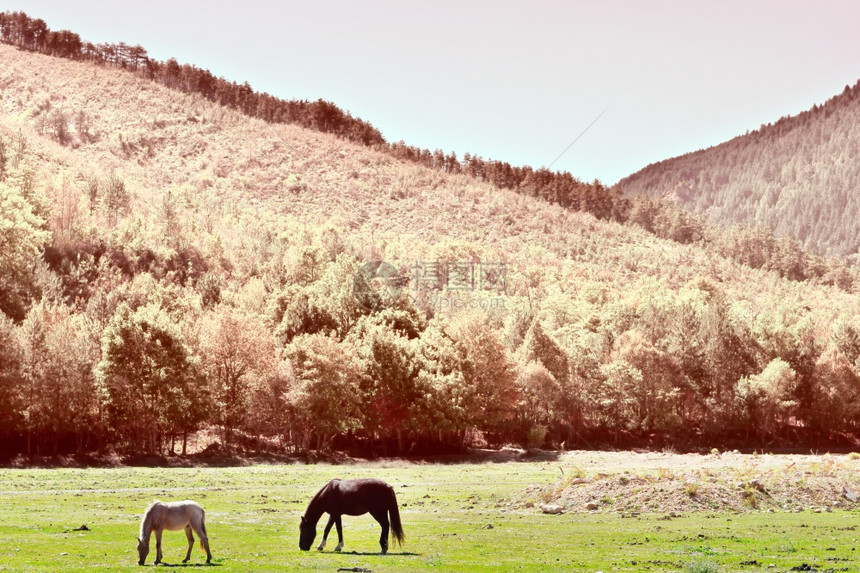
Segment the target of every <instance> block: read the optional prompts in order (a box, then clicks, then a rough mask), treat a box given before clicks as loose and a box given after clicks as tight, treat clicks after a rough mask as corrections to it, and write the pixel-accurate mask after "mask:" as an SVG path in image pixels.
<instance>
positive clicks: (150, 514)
mask: <svg viewBox="0 0 860 573" xmlns="http://www.w3.org/2000/svg"><path fill="white" fill-rule="evenodd" d="M205 518H206V512H205V511H203V508H202V507H200V505H198V504H197V503H195V502H193V501H190V500H185V501H174V502H170V503H163V502H160V501H156V502H153V504H152V505H150V506H149V507H148V508H147V509H146V512H145V513H144V514H143V520H141V522H140V537H138V538H137V554H138V556H139V559H138V562H137V564H138V565H143V564H144V562H145V561H146V556H147V555H148V554H149V536H150V535H151V534H152V532H153V531H155V549H156V556H155V565H158V564H159V563H161V532H162V531H163V530H165V529H167V530H168V531H178V530H180V529H185V535H186V536H188V553H187V554H186V555H185V559H183V560H182V562H183V563H187V562H188V560H189V559H190V558H191V548H192V547H194V536H193V535H192V534H191V531H192V530H193V531H194V532H195V533H196V534H197V537H199V538H200V546H201V547H202V548H203V549H204V550H205V551H206V563H209V562H210V561H211V560H212V553H211V552H210V551H209V537H208V536H207V535H206V523H205V521H204V520H205Z"/></svg>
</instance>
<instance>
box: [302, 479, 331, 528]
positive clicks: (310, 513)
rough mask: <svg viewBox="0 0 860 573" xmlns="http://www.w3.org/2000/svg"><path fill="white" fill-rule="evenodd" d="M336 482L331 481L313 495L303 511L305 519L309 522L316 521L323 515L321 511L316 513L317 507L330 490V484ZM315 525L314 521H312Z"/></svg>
mask: <svg viewBox="0 0 860 573" xmlns="http://www.w3.org/2000/svg"><path fill="white" fill-rule="evenodd" d="M336 481H338V480H337V479H333V480H331V481H330V482H328V483H327V484H325V485H324V486H322V487H321V488H320V490H319V491H318V492H316V493H315V494H314V496H313V497H312V498H311V501H310V502H309V503H308V507H307V509H305V517H306V518H308V519H310V520H315V519H316V520H318V519H319V518H320V516H321V515H322V514H323V512H322V511H317V505H319V504H320V503H321V502H322V496H323V495H325V493H326V492H327V491H328V490H329V489H330V488H331V484H332V483H334V482H336ZM314 523H316V521H314Z"/></svg>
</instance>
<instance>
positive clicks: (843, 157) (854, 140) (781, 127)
mask: <svg viewBox="0 0 860 573" xmlns="http://www.w3.org/2000/svg"><path fill="white" fill-rule="evenodd" d="M858 154H860V82H858V83H857V84H855V85H854V86H853V87H848V86H846V87H845V90H844V91H843V92H842V93H841V94H840V95H838V96H835V97H833V98H831V99H829V100H828V101H827V102H825V103H824V104H823V105H815V106H814V107H813V108H812V109H810V110H808V111H805V112H803V113H800V114H798V115H796V116H791V117H783V118H781V119H780V120H779V121H777V122H776V123H774V124H772V125H771V124H767V125H763V126H761V128H760V129H757V130H755V131H753V132H751V133H747V134H746V135H743V136H739V137H736V138H734V139H732V140H730V141H727V142H725V143H723V144H720V145H717V146H714V147H711V148H708V149H704V150H700V151H696V152H694V153H689V154H687V155H683V156H681V157H676V158H673V159H667V160H665V161H661V162H659V163H655V164H653V165H649V166H648V167H646V168H644V169H642V170H641V171H639V172H637V173H634V174H633V175H630V176H628V177H626V178H624V179H622V180H621V181H619V182H618V187H619V188H620V189H621V190H623V192H624V193H625V194H626V195H627V196H632V195H647V196H651V197H663V198H667V199H671V200H673V201H676V202H677V204H678V205H680V206H682V207H684V208H685V209H689V210H692V211H695V212H697V213H701V214H703V215H704V216H705V217H706V218H707V219H708V220H709V221H712V222H714V223H716V224H718V225H722V226H731V225H735V224H742V225H747V226H760V227H764V228H767V229H771V230H773V232H774V233H775V234H777V235H781V236H790V237H795V238H797V239H799V240H800V241H801V242H802V243H803V244H804V245H805V246H806V247H807V248H808V249H810V250H812V251H813V252H818V253H826V254H829V255H833V256H843V257H848V258H849V259H850V260H851V261H852V262H853V263H854V264H857V263H858V262H860V258H858V249H860V195H858V193H857V190H858V189H860V162H858V161H857V157H858Z"/></svg>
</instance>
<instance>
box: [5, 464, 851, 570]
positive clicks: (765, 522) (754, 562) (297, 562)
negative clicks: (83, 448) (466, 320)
mask: <svg viewBox="0 0 860 573" xmlns="http://www.w3.org/2000/svg"><path fill="white" fill-rule="evenodd" d="M359 476H375V477H379V478H382V479H385V480H386V481H388V482H389V483H391V484H392V485H394V486H395V489H396V491H397V495H398V499H399V501H400V504H401V506H402V509H401V513H402V518H403V523H404V529H405V531H406V535H407V541H406V544H405V545H404V547H403V548H402V549H397V548H396V547H395V548H393V551H392V553H390V554H389V555H384V556H383V555H379V554H378V551H379V545H378V541H377V539H378V536H379V527H378V526H377V524H376V522H375V521H373V519H372V518H370V517H369V516H361V517H345V518H344V537H345V548H344V552H343V553H340V554H337V553H333V552H331V550H330V548H332V547H334V545H335V544H336V536H335V533H334V532H332V536H335V537H334V540H335V541H334V542H333V541H332V539H331V538H330V540H329V544H328V547H329V550H327V551H325V552H323V553H319V552H317V551H311V552H307V553H306V552H301V551H299V549H298V521H299V517H300V516H301V514H302V513H303V512H304V508H305V506H306V504H307V502H308V500H309V499H310V497H311V495H313V493H314V492H315V491H316V490H317V489H318V488H319V487H320V486H322V484H324V483H325V482H326V481H327V480H328V479H331V478H333V477H343V478H350V477H359ZM558 477H559V472H558V468H557V467H556V465H554V464H547V463H544V462H528V463H522V462H508V463H485V464H477V463H464V464H453V465H441V464H440V465H436V464H420V463H409V462H386V463H373V464H358V465H342V466H332V465H326V464H320V465H273V466H251V467H243V468H192V469H153V468H119V469H86V470H76V469H50V470H47V469H27V470H9V469H6V470H0V499H2V505H0V571H16V572H26V571H96V570H116V569H134V570H136V568H137V560H136V556H137V555H136V552H135V549H134V546H135V537H136V535H137V531H138V526H139V520H140V517H141V514H142V512H143V510H144V509H145V508H146V506H147V505H148V504H149V503H150V502H151V501H152V500H153V499H156V498H159V499H163V500H170V499H184V498H191V499H195V500H197V501H199V502H200V503H201V504H202V505H203V506H204V507H205V508H206V519H207V529H208V530H209V536H210V544H211V547H212V552H213V557H214V559H213V563H214V565H215V566H216V567H217V569H215V570H217V571H223V572H227V571H337V569H338V568H341V567H345V568H354V567H360V568H365V569H370V570H372V571H373V572H374V573H379V572H384V571H421V570H430V569H432V570H434V571H514V570H516V571H552V570H568V571H570V570H576V571H598V570H602V571H640V570H650V571H759V570H771V571H772V570H776V571H786V570H788V569H790V568H791V567H795V566H798V565H801V564H803V563H807V564H809V565H812V566H814V567H817V568H819V569H820V570H826V569H830V568H833V569H834V570H836V571H840V570H849V571H853V570H857V569H858V566H860V551H858V550H855V546H856V539H857V531H856V527H857V525H858V522H860V513H858V512H857V511H850V512H846V511H841V512H833V513H828V512H824V513H818V514H816V513H810V512H804V513H758V512H753V513H746V514H718V513H713V514H705V513H702V514H688V515H685V516H683V517H669V516H663V515H640V516H637V517H627V518H622V517H620V516H619V515H617V514H614V513H611V512H606V513H594V514H575V513H567V514H563V515H543V514H541V513H540V512H539V511H538V510H537V509H512V508H509V507H507V500H509V499H510V498H511V497H512V496H516V495H518V494H519V493H520V492H521V491H522V490H523V489H524V488H525V487H526V486H528V485H530V484H536V483H537V484H549V483H553V482H555V481H556V480H557V479H558ZM84 524H86V525H87V527H88V528H89V529H90V531H73V529H74V528H76V527H79V526H81V525H84ZM320 530H321V526H320ZM320 534H321V533H320ZM318 539H319V537H318ZM163 545H164V552H165V561H166V562H167V563H169V564H171V566H169V567H167V568H166V569H167V570H177V571H178V570H182V569H185V567H183V566H181V565H177V566H174V565H173V564H178V563H179V561H180V560H181V558H182V557H183V556H184V552H185V547H184V546H185V540H184V535H183V534H182V533H181V532H166V533H165V536H164V541H163ZM153 559H154V541H153V552H152V553H151V554H150V557H149V560H148V562H149V564H150V565H151V563H152V560H153ZM204 561H205V556H204V554H203V553H202V551H200V550H199V548H197V547H195V549H194V552H193V553H192V560H191V562H190V563H189V567H190V568H192V570H193V567H192V565H193V566H201V565H202V564H203V563H204ZM771 564H773V565H775V567H774V568H771V569H768V566H769V565H771Z"/></svg>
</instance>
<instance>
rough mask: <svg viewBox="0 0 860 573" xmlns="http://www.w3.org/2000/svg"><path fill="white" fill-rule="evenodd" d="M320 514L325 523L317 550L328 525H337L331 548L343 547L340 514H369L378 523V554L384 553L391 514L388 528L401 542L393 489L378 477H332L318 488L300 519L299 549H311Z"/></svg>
mask: <svg viewBox="0 0 860 573" xmlns="http://www.w3.org/2000/svg"><path fill="white" fill-rule="evenodd" d="M323 513H328V514H329V519H328V524H327V525H326V526H325V531H324V532H323V538H322V541H321V542H320V544H319V546H317V549H318V550H319V551H322V550H323V548H324V547H325V542H326V539H327V538H328V532H329V531H330V530H331V526H332V525H336V526H337V547H335V548H334V550H335V551H340V550H341V549H342V548H343V530H342V529H341V522H340V516H341V515H362V514H365V513H370V515H372V516H373V518H374V519H375V520H376V521H378V522H379V525H381V526H382V533H381V534H380V536H379V545H380V547H382V553H383V554H384V553H387V552H388V528H389V521H388V518H389V515H390V516H391V531H392V534H393V535H394V540H395V541H396V542H397V544H398V545H402V544H403V540H404V539H406V536H405V535H404V534H403V527H402V526H401V525H400V511H399V510H398V509H397V496H396V495H395V494H394V488H392V487H391V486H390V485H388V484H387V483H385V482H384V481H382V480H378V479H372V478H371V479H355V480H339V479H333V480H331V481H330V482H328V483H327V484H326V485H324V486H323V487H322V489H321V490H319V491H318V492H317V494H316V495H315V496H314V497H313V499H311V502H310V503H309V504H308V508H307V510H306V511H305V514H304V515H303V516H302V522H301V524H300V525H299V531H300V532H301V534H300V536H299V549H301V550H302V551H307V550H308V549H310V548H311V545H312V544H313V542H314V538H315V537H316V536H317V522H318V521H319V520H320V517H322V514H323Z"/></svg>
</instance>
